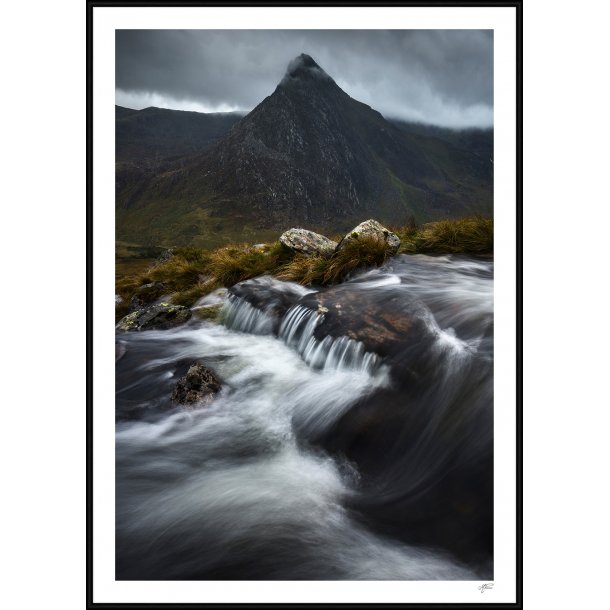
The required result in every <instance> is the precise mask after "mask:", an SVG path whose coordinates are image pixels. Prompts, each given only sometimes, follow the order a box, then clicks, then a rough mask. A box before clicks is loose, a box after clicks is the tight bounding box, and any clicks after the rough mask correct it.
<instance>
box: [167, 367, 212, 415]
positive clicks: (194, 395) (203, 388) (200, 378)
mask: <svg viewBox="0 0 610 610" xmlns="http://www.w3.org/2000/svg"><path fill="white" fill-rule="evenodd" d="M221 385H222V384H221V382H220V380H219V379H218V377H216V375H214V373H213V372H212V371H211V370H210V369H208V368H207V367H205V366H203V364H201V363H200V362H195V363H193V364H192V365H191V366H190V367H189V370H188V371H187V373H186V375H184V377H181V378H180V379H179V380H178V383H176V385H175V387H174V390H173V392H172V401H173V402H176V403H178V404H181V405H199V406H205V405H207V404H209V403H210V402H211V401H212V399H213V398H214V396H215V395H216V394H217V393H218V392H219V391H220V388H221Z"/></svg>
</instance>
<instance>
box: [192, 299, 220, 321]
mask: <svg viewBox="0 0 610 610" xmlns="http://www.w3.org/2000/svg"><path fill="white" fill-rule="evenodd" d="M221 310H222V304H221V303H218V304H216V305H204V306H203V307H193V309H192V310H191V311H192V312H193V314H194V315H195V317H197V318H199V319H200V320H208V321H209V322H218V321H220V312H221Z"/></svg>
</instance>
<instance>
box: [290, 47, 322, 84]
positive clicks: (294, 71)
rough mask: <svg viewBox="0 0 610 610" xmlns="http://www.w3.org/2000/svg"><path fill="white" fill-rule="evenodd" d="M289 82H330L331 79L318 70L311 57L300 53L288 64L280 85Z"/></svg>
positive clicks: (318, 67) (320, 69)
mask: <svg viewBox="0 0 610 610" xmlns="http://www.w3.org/2000/svg"><path fill="white" fill-rule="evenodd" d="M291 80H326V81H332V78H331V77H330V76H328V74H326V72H324V70H323V69H322V68H320V66H319V65H318V64H317V63H316V62H315V60H314V59H313V58H312V57H311V55H307V53H301V54H300V55H298V56H297V57H295V58H294V59H293V60H292V61H291V62H290V63H289V64H288V67H287V68H286V74H285V75H284V78H283V79H282V82H281V83H280V84H287V83H288V82H290V81H291Z"/></svg>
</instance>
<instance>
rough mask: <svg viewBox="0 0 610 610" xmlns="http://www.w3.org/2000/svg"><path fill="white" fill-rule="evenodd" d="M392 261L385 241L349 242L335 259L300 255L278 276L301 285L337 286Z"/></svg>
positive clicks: (364, 239)
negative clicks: (358, 271) (357, 273)
mask: <svg viewBox="0 0 610 610" xmlns="http://www.w3.org/2000/svg"><path fill="white" fill-rule="evenodd" d="M387 258H388V246H387V244H386V242H385V240H383V239H377V238H375V237H369V236H365V237H361V238H360V239H357V240H356V239H354V240H351V241H349V242H348V243H347V244H346V245H345V247H343V248H342V249H341V250H340V251H339V252H337V253H336V254H335V255H334V256H333V257H332V258H329V259H327V258H322V257H321V256H303V255H296V256H294V258H292V260H290V261H289V262H288V263H286V264H284V265H282V266H281V267H280V268H279V269H278V270H276V271H275V272H274V275H275V276H276V277H277V278H279V279H282V280H290V281H293V282H299V283H300V284H304V285H307V284H323V285H326V284H334V283H336V282H338V281H341V280H342V279H344V278H345V277H346V276H347V275H348V274H349V273H350V272H352V271H354V270H355V269H359V268H361V267H379V266H380V265H382V264H383V263H384V262H385V261H386V259H387Z"/></svg>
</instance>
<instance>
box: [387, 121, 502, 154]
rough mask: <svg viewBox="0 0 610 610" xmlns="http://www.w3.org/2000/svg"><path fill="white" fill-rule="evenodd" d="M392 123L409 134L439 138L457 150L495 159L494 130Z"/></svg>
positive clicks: (404, 122)
mask: <svg viewBox="0 0 610 610" xmlns="http://www.w3.org/2000/svg"><path fill="white" fill-rule="evenodd" d="M390 122H391V123H393V124H394V125H396V127H398V128H399V129H402V130H403V131H405V132H407V133H410V134H418V135H422V136H430V137H433V138H438V139H439V140H444V141H445V142H448V143H449V144H452V145H453V146H455V147H456V148H460V149H462V150H467V151H469V152H472V153H475V154H477V155H480V156H482V157H485V158H487V159H493V152H494V132H493V129H476V128H470V129H448V128H446V127H437V126H435V125H425V124H423V123H412V122H409V121H402V120H400V119H390Z"/></svg>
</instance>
